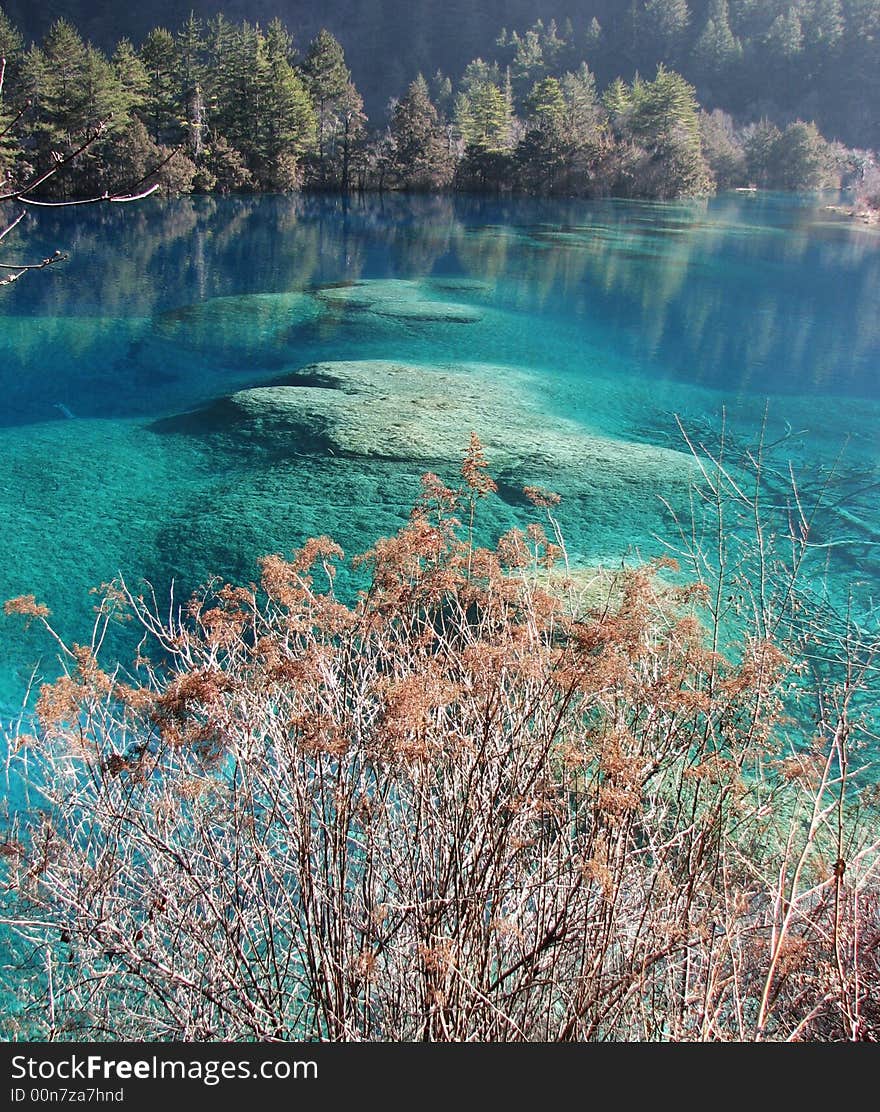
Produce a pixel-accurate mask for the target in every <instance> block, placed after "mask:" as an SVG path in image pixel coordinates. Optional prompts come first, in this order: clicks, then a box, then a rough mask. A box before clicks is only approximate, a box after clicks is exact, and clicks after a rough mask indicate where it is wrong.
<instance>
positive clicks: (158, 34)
mask: <svg viewBox="0 0 880 1112" xmlns="http://www.w3.org/2000/svg"><path fill="white" fill-rule="evenodd" d="M140 57H141V61H142V62H143V63H144V67H145V69H146V71H147V78H148V85H147V93H146V105H145V111H146V119H147V126H148V127H149V130H150V134H151V136H152V139H153V142H154V143H163V142H165V141H167V140H169V139H170V140H172V141H175V142H176V141H177V139H178V138H179V136H180V130H181V129H180V106H179V98H178V92H177V87H176V86H177V82H176V79H175V68H176V64H177V48H176V46H175V42H174V36H173V35H172V34H171V32H170V31H167V30H166V29H165V28H164V27H156V28H154V29H153V30H152V31H150V33H149V34H148V35H147V37H146V38H145V39H144V41H143V44H142V45H141V49H140Z"/></svg>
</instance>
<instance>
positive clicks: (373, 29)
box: [2, 0, 603, 116]
mask: <svg viewBox="0 0 880 1112" xmlns="http://www.w3.org/2000/svg"><path fill="white" fill-rule="evenodd" d="M2 6H3V7H4V8H5V10H6V13H7V15H8V16H9V17H10V18H11V19H12V20H13V22H14V23H15V24H16V25H17V26H18V27H19V28H20V29H21V30H22V31H23V32H24V33H25V34H26V35H28V36H31V37H34V38H40V37H42V35H43V34H45V32H46V30H47V29H48V27H49V26H50V25H51V23H52V22H53V20H55V19H57V18H58V17H59V16H63V17H64V18H65V19H68V20H69V21H70V22H71V23H73V24H74V25H75V26H76V27H77V28H78V30H79V31H80V32H81V33H82V35H83V36H84V37H85V38H88V39H91V40H92V41H93V42H94V43H95V44H96V45H98V46H101V47H103V48H104V49H105V50H108V51H111V50H112V48H113V46H114V44H115V43H116V41H117V40H118V39H119V38H121V37H122V36H123V35H125V36H127V37H129V38H131V39H132V40H133V41H134V42H135V44H138V43H139V42H140V41H141V40H142V39H143V37H144V36H145V35H146V34H147V33H148V32H149V31H150V30H151V29H152V28H153V27H156V26H166V27H168V28H169V29H170V30H172V31H173V30H174V29H175V28H176V27H177V26H179V25H180V24H181V23H182V22H183V21H184V20H185V19H186V18H187V16H188V15H189V13H190V11H195V13H196V14H197V15H200V16H202V17H205V18H207V17H210V16H213V15H215V14H216V13H217V12H218V11H222V12H223V14H224V15H225V16H226V17H227V18H228V19H230V20H232V21H240V20H244V19H247V20H250V21H252V22H253V21H256V22H259V23H261V24H265V23H268V22H269V20H271V19H272V18H273V17H274V16H280V17H281V18H282V19H283V20H284V22H285V24H286V25H287V26H288V27H289V28H290V30H291V31H292V32H293V34H294V37H295V39H296V42H297V45H298V46H299V47H301V48H302V47H304V45H305V44H306V43H307V42H308V40H309V39H311V38H312V37H313V36H314V35H315V34H316V32H317V31H318V30H320V28H321V27H326V28H327V29H328V30H330V31H332V32H333V34H334V35H336V37H337V38H338V39H339V40H340V42H341V43H342V45H343V46H344V47H345V52H346V57H347V58H348V60H349V63H350V65H351V67H352V73H353V75H354V79H355V81H356V83H357V86H358V88H359V89H360V90H361V91H362V92H363V95H364V99H365V102H366V107H367V111H368V113H369V114H370V115H371V116H375V115H378V114H380V113H381V112H382V110H383V109H384V107H385V105H386V103H387V101H388V99H389V98H390V97H392V96H398V95H400V91H401V89H404V88H405V87H406V85H407V84H408V83H409V82H410V81H411V80H412V79H413V78H414V77H415V76H416V74H417V73H418V72H419V71H423V72H424V73H425V74H427V75H431V74H433V73H434V72H435V71H436V70H437V69H442V70H443V71H444V73H449V74H451V75H453V76H457V75H458V74H459V73H461V71H462V70H463V69H464V67H465V66H466V65H467V63H468V62H469V61H470V59H471V58H473V57H474V56H476V55H480V54H481V55H483V56H484V57H485V56H487V55H489V54H491V53H492V52H493V51H494V49H495V47H494V42H495V39H496V37H497V35H498V32H499V30H500V29H501V28H502V27H503V26H508V27H526V26H529V25H530V24H531V23H533V22H534V21H535V20H536V19H538V18H539V17H543V18H544V19H545V20H546V19H549V18H551V17H553V16H554V15H556V14H557V13H556V12H555V10H554V9H555V5H550V6H549V7H548V5H547V3H546V2H545V0H478V2H477V3H474V2H473V0H442V2H441V0H320V2H318V0H144V2H143V3H141V4H137V5H122V4H119V3H118V2H117V0H44V2H43V0H41V2H40V3H39V4H35V3H34V2H33V0H4V3H3V5H2ZM602 6H603V5H601V4H600V5H596V4H594V3H590V2H588V3H586V4H584V3H583V2H582V3H580V4H579V3H577V0H574V3H572V0H564V2H563V3H562V4H561V5H560V7H564V8H566V9H569V8H572V7H575V8H581V9H584V10H587V9H589V10H590V14H592V10H593V9H594V8H596V7H602ZM566 14H567V11H566V12H560V13H559V14H558V18H560V19H563V18H564V17H565V15H566Z"/></svg>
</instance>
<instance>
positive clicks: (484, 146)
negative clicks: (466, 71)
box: [455, 81, 513, 151]
mask: <svg viewBox="0 0 880 1112" xmlns="http://www.w3.org/2000/svg"><path fill="white" fill-rule="evenodd" d="M455 118H456V125H457V127H458V131H459V134H460V135H461V137H462V139H463V140H464V143H465V145H466V146H468V147H474V148H476V149H478V150H480V151H503V150H507V149H508V148H509V146H510V138H511V128H512V124H513V113H512V109H511V105H510V103H509V99H508V97H507V96H505V94H504V92H502V90H501V89H500V88H499V87H498V86H497V85H496V84H494V83H493V82H490V81H481V82H476V83H475V84H474V85H473V86H472V87H471V89H470V91H469V92H467V93H460V94H459V96H458V98H457V100H456V105H455Z"/></svg>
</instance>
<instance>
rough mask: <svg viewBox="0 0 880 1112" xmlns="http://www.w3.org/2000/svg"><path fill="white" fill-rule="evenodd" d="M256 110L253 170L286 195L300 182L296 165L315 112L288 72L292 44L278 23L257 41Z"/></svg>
mask: <svg viewBox="0 0 880 1112" xmlns="http://www.w3.org/2000/svg"><path fill="white" fill-rule="evenodd" d="M257 47H258V53H257V61H256V66H257V76H258V79H259V84H260V89H259V106H258V108H257V117H256V119H255V120H254V132H255V135H256V136H257V139H256V142H255V144H254V147H255V151H254V166H253V169H254V171H255V172H256V174H257V177H258V179H259V180H260V181H261V182H263V183H264V185H265V186H267V187H268V188H271V189H279V190H284V189H291V188H293V187H294V186H296V185H298V184H299V183H300V181H301V180H302V159H303V156H304V155H305V154H307V153H308V152H310V151H311V150H312V149H313V147H314V145H315V131H316V118H315V110H314V107H313V105H312V102H311V99H310V98H309V95H308V92H307V91H306V87H305V84H304V83H303V81H302V79H301V78H300V76H299V74H298V73H297V72H296V70H295V69H294V68H293V66H292V64H291V60H292V59H293V57H294V51H293V42H292V40H291V38H290V35H289V34H288V33H287V31H286V30H285V29H284V27H283V25H282V24H281V22H280V20H273V22H272V23H271V24H270V25H269V28H268V30H267V33H266V35H265V36H262V35H260V34H258V38H257Z"/></svg>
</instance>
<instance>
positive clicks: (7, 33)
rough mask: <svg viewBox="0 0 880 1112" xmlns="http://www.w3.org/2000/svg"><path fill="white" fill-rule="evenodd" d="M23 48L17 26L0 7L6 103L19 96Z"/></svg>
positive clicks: (0, 40)
mask: <svg viewBox="0 0 880 1112" xmlns="http://www.w3.org/2000/svg"><path fill="white" fill-rule="evenodd" d="M23 49H24V40H23V39H22V37H21V34H20V33H19V31H18V28H17V27H16V26H15V25H14V24H13V23H12V21H11V20H10V19H9V18H8V17H7V16H6V13H5V12H4V11H3V9H2V8H0V59H2V58H5V59H6V69H5V79H4V85H5V89H4V92H3V96H4V98H5V100H6V102H7V104H11V103H14V101H15V100H16V98H18V97H20V94H19V93H18V92H17V86H18V80H19V74H20V70H21V63H22V61H23Z"/></svg>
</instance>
